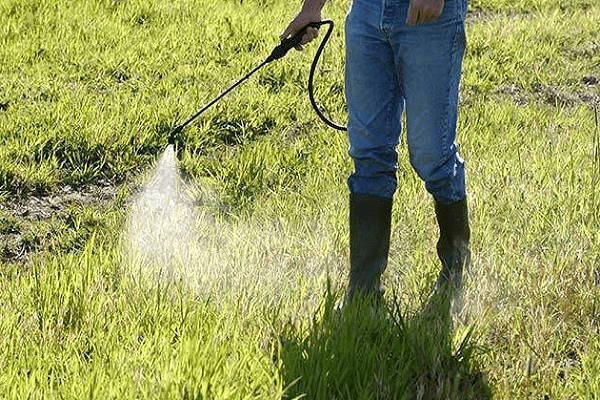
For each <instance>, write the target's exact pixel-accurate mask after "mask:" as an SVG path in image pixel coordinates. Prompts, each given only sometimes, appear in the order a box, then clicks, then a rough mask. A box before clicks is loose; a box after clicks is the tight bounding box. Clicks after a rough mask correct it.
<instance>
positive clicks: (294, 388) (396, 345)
mask: <svg viewBox="0 0 600 400" xmlns="http://www.w3.org/2000/svg"><path fill="white" fill-rule="evenodd" d="M334 297H335V296H333V295H332V294H331V293H329V294H328V295H327V296H326V299H325V301H324V302H323V305H322V307H320V309H319V310H318V312H317V313H316V314H315V316H314V317H313V320H312V323H311V325H310V326H309V327H299V326H293V325H292V324H289V325H288V326H287V328H286V329H285V330H284V331H285V332H284V333H283V334H282V335H281V336H280V340H281V353H280V354H281V357H282V360H281V361H282V364H283V378H284V382H285V387H286V391H285V396H284V398H287V399H299V398H306V399H310V400H321V399H323V400H332V399H338V400H342V399H356V400H368V399H416V400H421V399H436V400H437V399H460V400H465V399H491V397H492V396H491V391H490V388H489V386H488V384H487V382H486V379H485V377H484V375H483V374H482V372H481V371H480V369H479V365H478V355H481V352H482V351H483V350H482V349H481V348H480V347H479V346H477V345H475V344H474V341H473V338H472V337H471V334H472V330H466V331H465V332H463V333H462V336H461V337H463V339H462V340H461V341H459V343H458V344H453V336H454V335H453V328H452V320H451V317H450V313H449V311H450V301H449V296H439V297H434V298H433V299H432V300H430V301H429V302H428V303H427V304H426V305H425V306H424V307H423V309H422V311H421V312H419V313H417V314H416V315H413V316H410V317H405V316H403V315H402V313H401V310H400V306H399V302H398V301H397V299H396V298H392V299H389V300H385V301H383V303H381V304H379V305H374V304H373V303H371V302H369V301H368V300H364V299H359V300H356V299H355V300H354V301H353V302H352V304H351V305H349V306H346V307H344V308H343V309H342V310H336V308H335V304H334Z"/></svg>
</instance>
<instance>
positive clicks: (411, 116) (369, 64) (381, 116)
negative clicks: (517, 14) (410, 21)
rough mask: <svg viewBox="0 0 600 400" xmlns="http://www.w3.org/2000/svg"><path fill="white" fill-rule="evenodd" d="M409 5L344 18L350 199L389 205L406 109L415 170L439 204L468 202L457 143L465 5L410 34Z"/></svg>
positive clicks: (367, 6) (450, 0)
mask: <svg viewBox="0 0 600 400" xmlns="http://www.w3.org/2000/svg"><path fill="white" fill-rule="evenodd" d="M408 6H409V0H354V1H353V3H352V6H351V8H350V11H349V13H348V15H347V17H346V29H345V34H346V77H345V79H346V82H345V85H346V103H347V105H348V135H349V140H350V148H349V154H350V156H351V157H352V160H353V162H354V172H353V173H352V174H351V175H350V177H349V178H348V187H349V190H350V192H351V193H353V194H358V195H365V194H366V195H372V196H378V197H385V198H392V197H393V194H394V192H395V191H396V187H397V178H396V171H397V168H398V153H397V146H398V142H399V138H400V132H401V114H402V112H403V110H404V109H406V123H407V126H406V128H407V129H406V131H407V145H408V152H409V157H410V163H411V165H412V167H413V168H414V169H415V171H416V172H417V174H418V175H419V177H420V178H421V179H422V180H423V181H424V182H425V187H426V189H427V191H428V192H429V193H431V194H432V195H433V197H434V198H435V200H436V201H438V202H440V203H442V204H447V203H453V202H456V201H459V200H462V199H463V198H464V197H465V174H464V162H463V160H462V159H461V158H460V156H459V155H458V148H457V145H456V144H455V142H454V139H455V136H456V119H457V106H458V85H459V81H460V73H461V65H462V58H463V54H464V50H465V45H466V40H465V32H464V18H465V14H466V8H467V1H466V0H447V1H446V2H445V4H444V9H443V11H442V15H441V16H440V18H439V19H437V20H435V21H431V22H428V23H424V24H417V25H416V26H414V27H408V26H407V25H406V23H405V21H406V16H407V12H408Z"/></svg>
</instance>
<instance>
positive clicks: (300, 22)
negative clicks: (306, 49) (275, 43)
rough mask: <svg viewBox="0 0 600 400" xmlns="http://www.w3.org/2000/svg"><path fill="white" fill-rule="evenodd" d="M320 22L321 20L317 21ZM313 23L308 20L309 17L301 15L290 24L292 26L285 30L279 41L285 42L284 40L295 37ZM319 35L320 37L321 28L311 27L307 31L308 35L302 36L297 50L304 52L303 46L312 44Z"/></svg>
mask: <svg viewBox="0 0 600 400" xmlns="http://www.w3.org/2000/svg"><path fill="white" fill-rule="evenodd" d="M319 20H320V18H318V19H317V21H319ZM311 22H312V20H311V18H307V17H304V16H303V14H299V15H298V16H296V18H294V19H293V20H292V22H290V24H289V25H288V26H287V28H285V30H284V31H283V32H282V33H281V34H280V35H279V39H281V40H283V39H287V38H290V37H293V36H294V35H296V34H297V33H298V32H300V31H301V30H302V28H304V27H305V26H306V25H308V24H309V23H311ZM318 35H319V28H315V27H312V26H309V27H308V28H307V29H306V33H304V35H303V36H302V40H301V41H300V44H299V45H298V46H296V49H297V50H302V45H304V44H307V43H310V42H311V41H312V40H313V39H315V38H316V37H317V36H318Z"/></svg>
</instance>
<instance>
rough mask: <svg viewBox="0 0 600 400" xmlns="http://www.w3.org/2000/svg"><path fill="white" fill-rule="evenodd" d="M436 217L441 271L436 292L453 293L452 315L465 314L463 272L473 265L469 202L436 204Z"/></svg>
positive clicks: (464, 200) (463, 200)
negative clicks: (470, 243)
mask: <svg viewBox="0 0 600 400" xmlns="http://www.w3.org/2000/svg"><path fill="white" fill-rule="evenodd" d="M435 214H436V217H437V221H438V225H439V227H440V239H439V240H438V243H437V253H438V257H439V259H440V261H441V263H442V270H441V272H440V274H439V276H438V279H437V282H436V284H435V288H434V292H435V293H442V292H445V291H446V289H452V291H451V295H452V313H453V314H457V313H460V312H461V311H462V299H461V294H462V276H463V270H465V269H468V267H469V265H470V263H471V252H470V250H469V239H470V237H471V230H470V229H469V214H468V208H467V200H466V198H465V199H462V200H460V201H457V202H456V203H450V204H440V203H437V202H436V204H435Z"/></svg>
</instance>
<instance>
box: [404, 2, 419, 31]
mask: <svg viewBox="0 0 600 400" xmlns="http://www.w3.org/2000/svg"><path fill="white" fill-rule="evenodd" d="M418 19H419V11H418V10H417V9H415V8H414V7H413V3H412V1H411V2H410V4H409V6H408V15H407V16H406V25H408V26H415V25H416V24H417V21H418Z"/></svg>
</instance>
